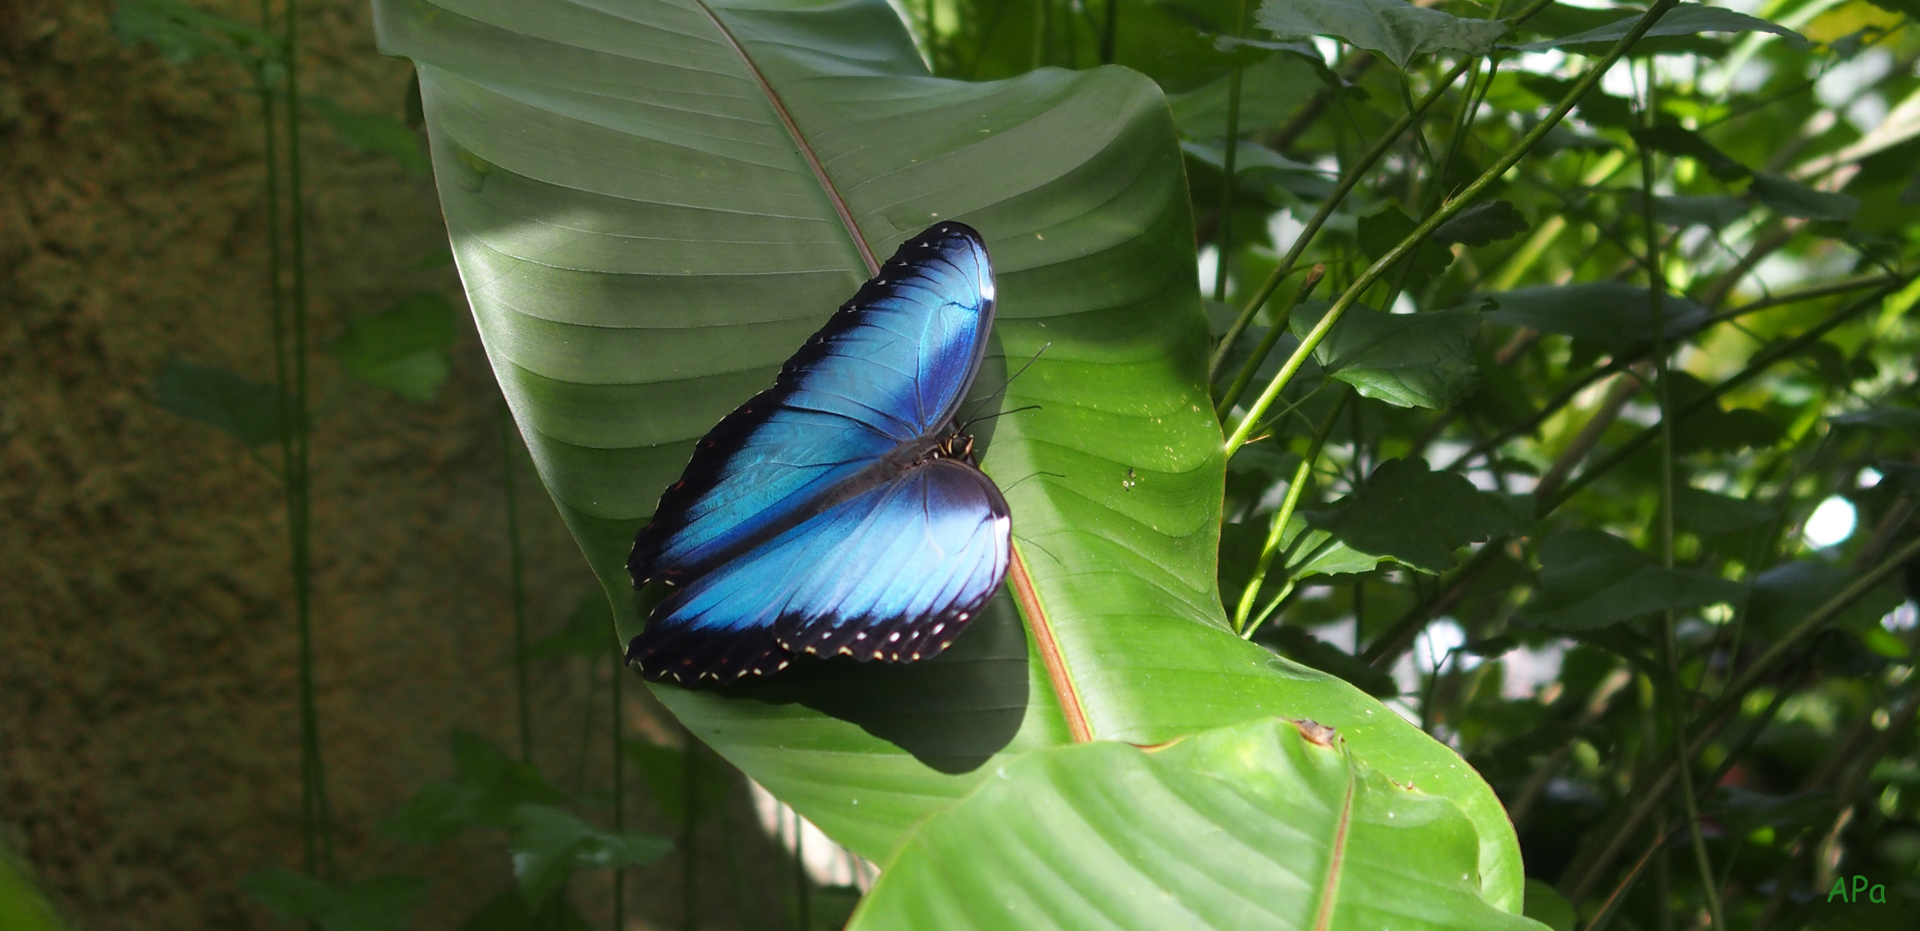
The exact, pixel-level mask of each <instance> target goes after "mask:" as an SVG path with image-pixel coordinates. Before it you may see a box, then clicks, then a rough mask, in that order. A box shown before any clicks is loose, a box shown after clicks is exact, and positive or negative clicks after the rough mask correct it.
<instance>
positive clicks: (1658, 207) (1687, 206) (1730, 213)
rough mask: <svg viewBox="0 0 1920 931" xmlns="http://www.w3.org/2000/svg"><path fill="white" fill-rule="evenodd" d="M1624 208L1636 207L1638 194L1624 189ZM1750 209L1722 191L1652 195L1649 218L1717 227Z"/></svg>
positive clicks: (1675, 223) (1737, 198)
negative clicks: (1651, 208) (1666, 195)
mask: <svg viewBox="0 0 1920 931" xmlns="http://www.w3.org/2000/svg"><path fill="white" fill-rule="evenodd" d="M1623 193H1624V194H1625V197H1626V202H1627V209H1629V210H1632V211H1634V212H1636V213H1638V212H1639V210H1640V202H1641V197H1642V195H1641V193H1640V192H1639V191H1625V192H1623ZM1752 210H1753V205H1752V204H1750V203H1748V202H1747V201H1746V199H1745V198H1740V197H1732V196H1728V195H1725V194H1715V195H1710V196H1700V197H1694V196H1673V197H1662V196H1659V195H1655V196H1654V198H1653V218H1654V219H1655V220H1659V221H1660V222H1662V223H1665V224H1666V225H1668V226H1677V227H1687V226H1704V227H1707V228H1709V229H1720V228H1721V227H1724V226H1730V225H1732V224H1734V223H1737V222H1739V221H1740V220H1741V218H1743V217H1745V216H1746V215H1747V214H1748V213H1750V212H1751V211H1752Z"/></svg>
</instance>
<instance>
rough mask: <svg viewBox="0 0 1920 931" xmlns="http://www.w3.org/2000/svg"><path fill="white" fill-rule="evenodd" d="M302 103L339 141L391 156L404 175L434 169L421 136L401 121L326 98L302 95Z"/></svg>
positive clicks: (355, 147) (358, 149)
mask: <svg viewBox="0 0 1920 931" xmlns="http://www.w3.org/2000/svg"><path fill="white" fill-rule="evenodd" d="M300 102H301V104H302V105H303V106H305V107H306V108H307V109H309V110H312V111H313V112H315V113H318V114H320V117H321V119H324V120H326V121H327V125H329V126H332V127H333V131H334V132H336V133H339V134H340V141H342V142H345V143H346V144H347V145H349V146H352V147H353V148H354V149H355V150H357V151H361V152H369V153H373V154H377V155H387V156H391V157H392V158H393V160H394V161H397V162H399V163H400V167H402V168H404V169H406V170H407V174H410V175H415V176H424V175H426V174H427V172H429V171H431V170H432V169H433V165H432V164H431V163H429V162H428V161H427V149H426V146H425V145H424V144H422V143H421V140H420V136H419V134H417V133H416V132H414V130H413V129H411V128H410V127H408V126H407V124H406V123H405V122H403V121H401V120H396V119H394V118H393V117H390V116H382V115H380V114H378V113H362V112H360V111H357V110H349V109H347V108H345V107H342V106H341V105H340V104H338V103H336V102H334V101H332V100H329V99H327V98H325V97H303V98H301V101H300Z"/></svg>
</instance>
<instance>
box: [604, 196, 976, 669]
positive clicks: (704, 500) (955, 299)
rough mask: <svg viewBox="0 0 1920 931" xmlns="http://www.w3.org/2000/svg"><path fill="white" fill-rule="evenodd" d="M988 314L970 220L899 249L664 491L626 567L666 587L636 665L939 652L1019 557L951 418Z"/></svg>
mask: <svg viewBox="0 0 1920 931" xmlns="http://www.w3.org/2000/svg"><path fill="white" fill-rule="evenodd" d="M992 326H993V269H992V267H991V266H990V265H989V264H988V261H987V249H986V244H985V243H984V242H982V241H981V239H980V234H979V233H977V232H974V231H973V229H971V228H970V227H967V226H965V225H963V224H960V223H952V222H947V223H940V224H937V225H935V226H933V227H930V228H929V229H927V230H926V231H925V232H922V233H921V234H920V235H918V236H915V237H914V238H912V239H910V240H908V241H907V242H906V243H905V244H903V245H902V246H901V247H900V250H899V251H898V252H895V253H894V255H893V258H891V259H889V260H888V261H887V262H886V264H885V265H883V266H882V267H881V269H880V273H879V275H877V276H876V277H874V278H873V279H872V280H870V281H868V282H867V283H866V284H864V285H862V286H861V287H860V290H859V292H858V293H856V294H855V295H854V296H853V299H852V300H850V301H848V302H846V303H845V304H843V305H841V307H840V310H839V312H838V313H835V314H834V315H833V317H832V318H831V319H829V320H828V321H827V325H826V326H824V327H822V328H821V329H820V331H819V332H818V333H815V334H814V335H813V336H812V337H811V338H810V339H808V340H807V342H806V345H804V346H802V347H801V348H800V351H799V352H796V353H794V355H793V358H791V359H788V360H787V364H786V366H785V367H783V368H782V369H781V370H780V375H779V377H778V378H777V379H775V381H774V384H773V387H771V388H768V389H767V390H765V391H762V392H760V393H759V394H757V395H755V396H754V397H753V399H752V400H749V401H748V402H747V403H745V404H742V405H740V407H739V408H738V409H736V410H735V411H734V412H733V413H731V414H728V415H727V416H726V418H725V419H723V420H721V421H720V423H719V425H718V426H716V427H714V428H713V430H712V431H711V432H709V433H708V434H707V435H706V437H705V438H704V439H702V440H701V441H700V445H699V446H698V447H697V448H696V449H695V450H694V454H693V460H692V461H691V462H689V463H688V464H687V468H686V471H685V472H683V473H681V476H680V480H679V481H678V482H675V483H674V484H673V486H672V487H670V488H668V489H667V490H666V492H665V493H664V494H662V495H661V496H660V506H659V507H658V508H657V509H656V510H655V511H654V515H653V522H652V523H650V524H648V525H647V526H646V528H645V529H642V530H641V531H640V534H639V537H638V538H637V539H635V541H634V544H633V555H632V556H631V557H630V558H629V559H628V560H627V569H628V571H629V572H631V573H632V574H633V583H634V587H636V588H638V587H639V586H641V585H644V584H646V583H647V582H650V581H656V580H657V581H660V582H664V583H666V584H668V585H670V586H673V587H674V590H673V592H672V594H670V595H669V596H667V598H666V600H665V601H662V602H661V603H660V604H659V606H658V607H656V608H655V609H654V611H653V614H652V615H651V616H650V617H649V618H648V620H647V627H646V630H645V632H643V633H642V634H641V635H640V636H638V637H635V638H633V642H632V643H630V644H629V645H628V647H627V662H628V663H629V664H637V665H638V666H639V667H640V671H641V673H642V674H643V675H645V676H646V677H647V678H649V679H655V680H659V679H672V680H674V681H676V682H679V683H681V684H683V685H694V684H700V683H703V682H705V683H717V684H725V683H728V682H733V681H735V680H737V679H739V678H740V677H742V676H746V675H750V674H751V675H766V674H768V673H772V672H776V671H778V670H781V669H784V668H786V667H787V665H788V663H790V662H791V661H792V660H793V657H794V655H795V654H798V653H813V654H818V655H821V656H835V655H846V656H852V657H853V658H855V659H857V660H862V661H867V660H883V661H886V662H896V663H898V662H913V661H915V660H920V659H926V658H930V657H932V656H935V655H937V654H939V653H940V651H942V650H944V649H946V648H947V646H948V645H949V644H951V643H952V642H953V639H954V638H955V637H958V636H959V635H960V632H961V631H962V630H964V629H965V628H966V626H967V623H968V622H969V621H971V620H973V618H974V617H975V616H976V615H978V614H979V612H980V609H981V608H982V607H983V606H985V604H986V603H987V600H988V599H989V598H991V597H992V596H993V593H994V591H995V590H996V589H998V588H999V587H1000V582H1001V579H1003V578H1004V577H1005V576H1006V572H1007V560H1008V557H1009V553H1010V549H1009V544H1008V533H1009V526H1010V523H1009V520H1008V516H1007V501H1006V499H1005V498H1004V497H1002V496H1001V494H1000V489H998V488H996V487H995V486H994V484H993V481H992V480H991V479H989V478H987V476H986V475H985V473H982V472H981V471H980V470H979V468H977V467H976V466H975V464H974V462H973V438H972V437H971V436H968V435H967V434H966V433H965V432H964V425H960V424H956V421H955V417H956V415H957V413H958V411H959V409H960V402H961V401H962V400H963V399H964V398H965V397H966V396H967V390H968V388H969V387H970V386H972V384H973V378H974V375H975V374H976V373H978V372H979V370H980V361H981V358H982V357H983V356H984V355H985V352H986V343H987V331H988V330H989V329H990V328H991V327H992Z"/></svg>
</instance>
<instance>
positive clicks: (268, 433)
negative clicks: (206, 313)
mask: <svg viewBox="0 0 1920 931" xmlns="http://www.w3.org/2000/svg"><path fill="white" fill-rule="evenodd" d="M153 396H154V400H155V401H157V402H159V404H160V406H161V407H162V408H165V409H166V410H168V411H171V412H173V413H175V414H178V415H180V416H182V417H185V418H187V419H189V420H198V421H200V422H201V423H204V424H207V425H209V426H212V427H216V428H218V429H220V430H221V431H223V432H225V433H227V434H229V435H231V436H233V437H234V438H236V439H238V440H239V441H240V442H242V443H245V444H247V445H248V446H259V445H261V444H262V443H268V442H272V441H274V440H277V439H279V438H280V437H281V435H282V428H281V424H280V409H281V403H282V401H281V398H282V395H281V393H280V392H279V390H277V389H275V388H274V387H273V386H272V385H263V384H260V383H259V382H256V381H253V380H251V379H248V378H245V377H243V376H240V375H236V374H234V373H232V372H229V371H227V370H226V369H223V368H215V367H213V366H210V365H197V364H195V363H192V362H188V361H186V360H185V359H172V360H169V361H168V362H167V366H166V368H163V369H161V370H160V375H159V377H158V378H155V379H154V382H153Z"/></svg>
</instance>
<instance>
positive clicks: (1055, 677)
mask: <svg viewBox="0 0 1920 931" xmlns="http://www.w3.org/2000/svg"><path fill="white" fill-rule="evenodd" d="M694 5H695V6H697V7H699V9H700V12H701V13H702V14H704V15H705V16H706V17H707V19H708V21H710V22H712V23H713V27H714V29H716V30H718V31H719V33H720V36H721V38H723V39H725V40H726V42H727V45H728V46H729V47H730V48H732V49H733V51H734V54H736V55H738V56H740V63H741V65H742V66H743V67H745V68H746V69H747V73H748V74H751V75H752V76H753V80H754V83H755V84H757V85H758V86H759V88H760V92H761V93H763V94H765V95H766V98H767V105H768V106H769V107H772V108H773V112H774V114H775V115H776V116H778V117H779V118H780V123H781V125H783V126H785V127H786V130H787V135H788V136H789V137H791V138H792V139H793V144H794V146H795V147H796V149H797V150H798V152H799V153H800V157H801V158H803V159H805V160H806V163H807V167H808V168H809V169H811V170H812V172H813V178H814V181H815V182H816V183H818V184H819V185H820V189H821V191H822V192H823V193H825V194H826V197H827V200H828V202H829V203H831V204H832V205H833V212H834V214H835V215H837V216H838V217H839V218H840V225H841V226H842V227H843V228H844V229H845V230H846V231H847V237H848V238H849V239H851V240H852V241H853V246H854V248H855V249H858V250H859V252H860V259H861V261H863V262H865V263H866V266H867V277H869V278H871V277H874V276H876V275H879V274H880V262H879V260H877V259H876V258H875V257H874V254H873V246H872V245H871V244H870V243H868V242H867V236H866V233H865V232H863V231H862V230H861V229H860V224H859V223H857V222H855V220H854V218H853V211H852V210H850V209H849V208H848V206H847V201H846V198H845V197H843V196H841V194H840V189H839V187H837V186H836V185H835V184H834V183H833V178H832V177H831V176H829V175H828V174H827V169H826V166H825V165H824V164H822V163H821V161H820V156H819V154H818V153H816V152H814V150H813V143H812V141H811V140H809V139H808V138H807V137H806V134H805V133H802V132H801V131H800V125H799V123H797V122H796V121H795V120H794V118H793V114H792V112H791V111H789V110H788V109H787V105H786V101H784V100H782V99H781V97H780V93H779V92H778V91H776V90H774V87H773V84H772V83H771V82H769V81H768V80H767V77H766V74H765V73H763V72H762V71H761V70H760V66H759V64H758V63H756V62H755V61H754V60H753V56H752V55H749V54H747V49H746V47H745V46H743V45H741V44H740V40H739V39H737V38H735V37H734V35H733V31H732V30H731V29H728V28H727V24H726V23H725V22H723V21H722V20H721V19H720V16H719V14H718V13H716V12H714V10H713V8H712V7H711V6H709V5H708V4H707V2H706V0H694ZM1012 555H1013V558H1012V559H1011V560H1009V562H1008V565H1007V576H1008V578H1007V587H1008V589H1009V590H1010V591H1011V592H1012V594H1013V596H1014V601H1015V602H1016V603H1017V604H1018V605H1019V608H1020V615H1021V617H1023V618H1024V619H1025V620H1026V622H1027V626H1028V629H1029V631H1031V632H1032V634H1033V637H1034V640H1035V641H1036V644H1037V645H1038V646H1039V648H1040V649H1039V652H1040V655H1041V660H1042V665H1044V666H1045V667H1046V670H1047V679H1048V681H1049V683H1050V684H1051V685H1052V686H1053V693H1054V696H1055V698H1056V700H1057V701H1058V702H1059V703H1060V711H1061V714H1062V716H1064V717H1065V718H1066V722H1067V732H1068V733H1069V734H1070V735H1071V736H1072V739H1073V741H1074V742H1075V743H1085V742H1087V741H1090V740H1092V739H1093V728H1092V725H1091V723H1090V721H1089V719H1088V717H1087V713H1086V708H1085V707H1084V706H1083V705H1082V704H1081V701H1080V689H1079V687H1078V686H1077V685H1076V684H1075V683H1074V681H1073V675H1072V672H1071V670H1069V669H1068V668H1067V663H1066V656H1065V653H1064V652H1063V651H1062V650H1061V649H1060V645H1059V637H1058V635H1057V633H1056V632H1055V630H1054V626H1053V623H1052V621H1051V619H1049V618H1048V616H1047V612H1046V609H1045V606H1043V605H1042V604H1041V603H1040V593H1039V590H1038V588H1037V587H1036V586H1035V585H1034V584H1033V577H1032V576H1031V575H1030V574H1029V573H1028V572H1027V565H1026V560H1025V559H1024V558H1022V557H1021V556H1020V551H1019V549H1018V548H1017V547H1014V548H1012ZM1344 831H1345V823H1344V821H1343V822H1342V837H1343V838H1344V836H1345V834H1344Z"/></svg>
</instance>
